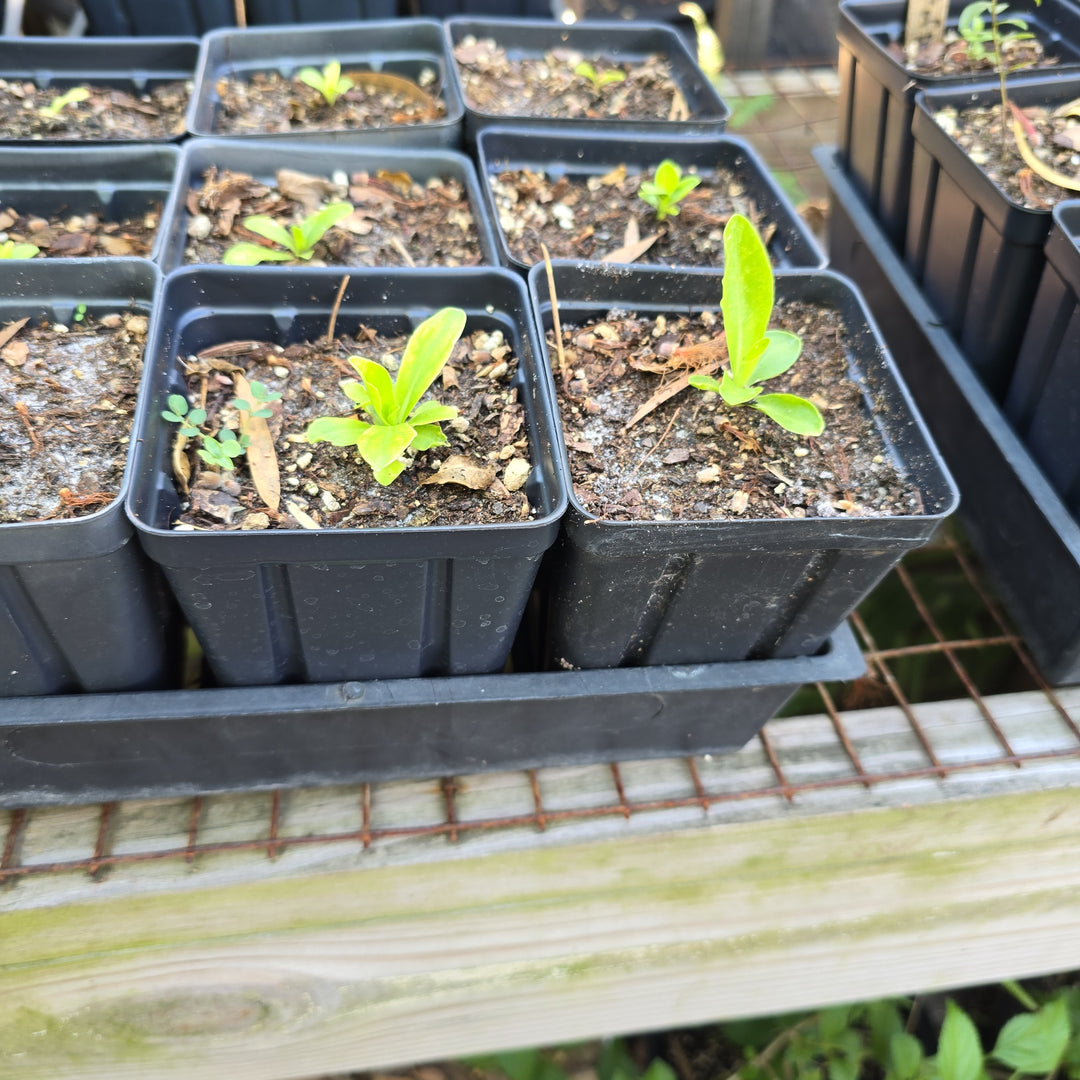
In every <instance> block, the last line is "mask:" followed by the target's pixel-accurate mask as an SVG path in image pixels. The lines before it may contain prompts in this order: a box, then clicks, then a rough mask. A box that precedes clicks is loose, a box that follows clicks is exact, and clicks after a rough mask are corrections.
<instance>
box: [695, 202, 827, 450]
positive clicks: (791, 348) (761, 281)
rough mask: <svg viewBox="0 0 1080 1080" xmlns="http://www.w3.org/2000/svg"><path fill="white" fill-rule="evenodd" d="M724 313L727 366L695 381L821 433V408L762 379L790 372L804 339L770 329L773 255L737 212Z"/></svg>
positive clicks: (731, 227)
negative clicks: (769, 389) (766, 386)
mask: <svg viewBox="0 0 1080 1080" xmlns="http://www.w3.org/2000/svg"><path fill="white" fill-rule="evenodd" d="M722 288H723V296H722V297H721V300H720V312H721V314H722V315H723V319H724V334H725V337H726V339H727V348H728V370H727V371H725V372H724V374H723V377H722V378H721V379H720V380H719V381H717V380H716V379H714V378H713V377H712V376H711V375H691V376H690V385H691V386H694V387H697V389H698V390H711V391H713V392H714V393H716V394H719V395H720V397H721V398H723V400H724V401H725V402H726V403H727V404H728V405H732V406H738V405H750V406H751V407H752V408H755V409H760V410H761V411H762V412H763V413H764V414H765V415H766V416H768V417H769V418H770V419H771V420H774V421H775V422H776V423H778V424H779V425H780V426H781V427H782V428H784V429H785V430H787V431H790V432H792V433H793V434H795V435H820V434H821V433H822V432H823V431H824V430H825V421H824V419H823V418H822V416H821V413H820V412H819V411H818V407H817V406H816V405H815V404H814V403H813V402H812V401H807V399H806V398H802V397H799V396H798V395H797V394H763V393H762V392H761V386H760V385H759V384H760V383H763V382H765V381H766V380H767V379H772V378H775V377H776V376H777V375H782V374H783V373H784V372H785V371H787V370H788V369H789V368H790V367H791V366H792V365H793V364H794V363H795V361H796V360H798V359H799V354H800V353H801V352H802V338H800V337H799V336H798V334H791V333H788V331H786V330H770V329H769V328H768V327H769V319H770V318H771V317H772V309H773V302H774V299H775V281H774V279H773V270H772V265H771V264H770V262H769V254H768V252H767V251H766V250H765V245H764V244H763V243H762V242H761V237H760V236H758V234H757V232H756V231H755V230H754V226H753V225H751V224H750V222H749V221H748V220H747V219H746V218H745V217H743V216H742V214H734V215H733V216H732V218H731V220H730V221H728V223H727V226H726V227H725V229H724V277H723V285H722Z"/></svg>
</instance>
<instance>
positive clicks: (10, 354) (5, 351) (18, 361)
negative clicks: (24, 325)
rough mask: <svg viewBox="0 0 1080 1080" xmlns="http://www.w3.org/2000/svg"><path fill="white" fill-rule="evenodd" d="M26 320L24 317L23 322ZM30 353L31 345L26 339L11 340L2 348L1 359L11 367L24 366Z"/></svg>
mask: <svg viewBox="0 0 1080 1080" xmlns="http://www.w3.org/2000/svg"><path fill="white" fill-rule="evenodd" d="M25 321H26V320H25V319H24V320H23V322H25ZM29 355H30V346H29V345H27V344H26V342H25V341H10V342H8V344H7V345H5V346H4V347H3V348H2V349H0V360H3V361H4V363H5V364H10V365H11V367H22V366H23V364H25V363H26V360H27V357H28V356H29Z"/></svg>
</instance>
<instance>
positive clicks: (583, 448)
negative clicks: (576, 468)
mask: <svg viewBox="0 0 1080 1080" xmlns="http://www.w3.org/2000/svg"><path fill="white" fill-rule="evenodd" d="M566 448H567V449H568V450H576V451H577V452H578V453H579V454H595V453H596V447H595V446H593V444H592V443H591V442H581V441H575V440H571V439H568V440H567V441H566Z"/></svg>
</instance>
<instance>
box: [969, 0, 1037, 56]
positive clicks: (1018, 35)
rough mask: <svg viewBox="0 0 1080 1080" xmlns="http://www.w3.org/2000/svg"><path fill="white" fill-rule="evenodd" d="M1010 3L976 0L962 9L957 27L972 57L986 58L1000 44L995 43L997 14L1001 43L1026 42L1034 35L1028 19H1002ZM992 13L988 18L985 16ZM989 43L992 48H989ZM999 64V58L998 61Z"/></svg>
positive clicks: (999, 40)
mask: <svg viewBox="0 0 1080 1080" xmlns="http://www.w3.org/2000/svg"><path fill="white" fill-rule="evenodd" d="M1008 7H1009V5H1008V4H1001V3H991V2H990V0H977V2H976V3H974V4H968V5H967V7H965V8H964V10H963V11H961V12H960V21H959V23H958V24H957V30H958V31H959V33H960V36H961V37H962V38H963V39H964V41H966V42H967V54H968V56H969V57H970V58H971V59H972V60H976V61H981V60H985V59H987V57H989V56H990V55H991V53H996V51H997V48H998V46H996V45H995V43H994V21H995V16H998V18H997V19H996V22H997V26H998V43H999V45H1000V46H1005V45H1007V44H1009V43H1010V42H1014V41H1027V40H1030V39H1031V38H1033V37H1034V36H1035V35H1034V34H1032V33H1029V32H1028V24H1027V20H1026V19H1019V18H1015V17H1011V18H1007V19H1002V18H1000V16H1001V15H1003V14H1004V13H1005V12H1006V11H1007V10H1008ZM986 15H990V20H989V21H988V20H987V19H986V18H985V16H986ZM1003 26H1012V27H1015V29H1013V30H1006V31H1004V32H1003V31H1002V30H1001V27H1003ZM987 45H989V46H990V49H989V50H988V49H987V47H986V46H987ZM998 63H999V65H1000V61H998Z"/></svg>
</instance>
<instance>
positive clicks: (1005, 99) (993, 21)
mask: <svg viewBox="0 0 1080 1080" xmlns="http://www.w3.org/2000/svg"><path fill="white" fill-rule="evenodd" d="M997 12H998V6H997V0H990V33H991V34H992V35H993V38H994V63H995V64H996V65H997V72H998V83H999V85H1000V86H1001V162H1002V164H1003V165H1004V164H1005V162H1006V155H1007V154H1008V152H1009V95H1008V91H1007V90H1006V87H1005V58H1004V57H1003V56H1002V55H1001V37H1000V35H999V33H998V18H997Z"/></svg>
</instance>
